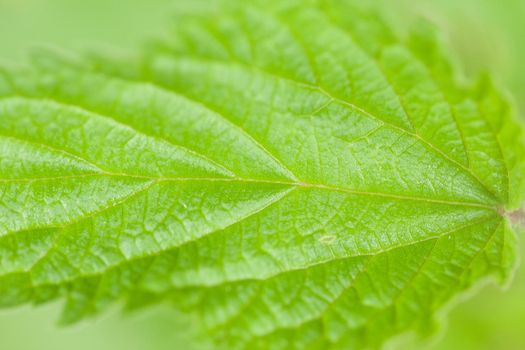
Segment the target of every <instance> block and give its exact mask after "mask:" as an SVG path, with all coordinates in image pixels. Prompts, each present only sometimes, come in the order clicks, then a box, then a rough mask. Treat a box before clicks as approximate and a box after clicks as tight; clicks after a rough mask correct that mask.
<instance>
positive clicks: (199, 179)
mask: <svg viewBox="0 0 525 350" xmlns="http://www.w3.org/2000/svg"><path fill="white" fill-rule="evenodd" d="M89 177H120V178H130V179H137V180H146V181H151V182H155V183H161V182H191V181H194V182H218V183H225V182H230V183H231V182H238V183H250V184H257V183H259V184H267V185H281V186H290V187H295V188H303V189H319V190H325V191H332V192H341V193H348V194H355V195H363V196H371V197H383V198H389V199H395V200H406V201H416V202H424V203H432V204H445V205H453V206H464V207H476V208H485V209H490V210H494V211H495V212H498V206H496V205H490V204H482V203H475V202H466V201H454V200H447V199H437V198H425V197H418V196H410V195H403V194H394V193H384V192H373V191H362V190H355V189H350V188H345V187H340V186H335V185H329V184H319V183H308V182H303V181H286V180H278V179H254V178H241V177H233V178H219V177H163V176H146V175H134V174H127V173H110V172H103V173H90V174H81V175H69V176H55V177H39V178H13V179H0V183H23V182H37V181H61V180H71V179H81V178H89Z"/></svg>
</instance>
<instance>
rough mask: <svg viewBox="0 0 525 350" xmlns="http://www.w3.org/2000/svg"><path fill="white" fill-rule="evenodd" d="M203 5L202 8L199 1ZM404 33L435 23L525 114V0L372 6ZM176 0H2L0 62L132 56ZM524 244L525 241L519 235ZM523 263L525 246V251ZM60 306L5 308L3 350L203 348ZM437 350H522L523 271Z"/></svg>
mask: <svg viewBox="0 0 525 350" xmlns="http://www.w3.org/2000/svg"><path fill="white" fill-rule="evenodd" d="M195 1H196V0H195ZM373 2H374V3H377V6H379V7H381V8H382V10H383V11H384V12H385V14H386V15H387V16H388V17H389V19H390V20H391V21H392V22H394V23H395V24H396V25H397V26H399V27H400V28H406V27H407V26H409V25H410V23H411V22H412V21H413V20H414V19H415V18H416V17H418V16H419V17H421V16H423V17H425V18H427V19H430V20H431V21H432V22H434V23H436V24H437V25H438V26H439V27H440V28H441V29H442V30H443V31H444V33H445V36H446V38H447V39H448V40H449V43H450V46H452V47H453V48H454V50H455V52H456V56H457V57H458V58H459V60H461V61H462V63H463V66H464V68H465V71H466V72H467V73H468V74H471V75H473V74H475V73H476V72H479V71H489V72H491V73H492V75H493V76H495V77H496V80H497V81H499V82H500V83H501V84H502V85H504V86H506V87H507V88H508V90H509V92H510V93H511V94H512V96H513V98H514V101H515V103H516V105H517V106H518V107H519V109H520V110H521V111H525V69H523V68H522V66H520V63H522V62H523V61H525V34H524V33H525V1H524V0H374V1H373ZM175 6H177V3H176V2H174V1H173V0H125V1H123V0H90V1H82V0H0V62H2V63H7V64H10V63H17V62H19V61H20V60H21V59H23V58H24V56H25V53H26V52H27V51H28V49H30V48H31V47H34V46H35V45H42V44H50V45H54V46H58V47H63V48H66V49H72V50H83V49H87V48H102V49H104V48H112V50H114V49H117V50H118V49H120V50H127V49H133V48H134V47H135V46H137V45H139V44H140V42H141V41H142V40H143V39H144V38H147V37H149V36H151V35H154V34H155V33H160V32H162V31H163V28H165V26H166V24H167V23H168V22H169V14H170V12H171V11H172V9H173V8H175ZM521 236H522V237H521V238H523V234H521ZM520 250H521V256H522V257H525V244H524V243H523V239H522V243H521V249H520ZM59 312H60V305H59V304H54V305H46V306H41V307H38V308H31V307H27V306H26V307H23V308H20V309H15V310H0V349H5V350H48V349H50V350H51V349H52V350H66V349H68V350H69V349H78V350H84V349H97V350H120V349H126V350H139V349H140V350H143V349H148V350H164V349H170V350H178V349H180V350H197V349H199V350H200V349H201V348H202V349H205V348H208V347H207V346H206V345H205V344H203V345H202V346H200V347H198V348H195V347H191V348H190V346H189V345H188V340H189V339H190V337H191V325H189V324H187V323H183V322H182V321H181V319H180V317H178V316H177V315H176V314H175V313H174V312H173V311H172V310H171V309H169V308H166V307H162V306H159V307H157V308H153V309H149V310H146V311H143V312H139V313H136V314H132V315H125V316H122V315H121V314H120V313H119V312H118V310H114V311H112V312H108V313H107V314H106V315H103V316H102V317H101V318H99V319H97V320H92V321H87V322H84V323H82V324H80V325H78V326H75V327H70V328H59V327H57V326H56V320H57V318H58V315H59ZM428 347H429V348H430V349H432V350H456V349H458V350H460V349H461V350H523V349H525V266H523V267H521V268H520V269H519V270H518V271H517V273H516V279H515V281H514V283H513V284H512V286H511V287H510V288H509V289H508V290H506V291H501V290H499V289H498V288H496V287H493V286H488V287H485V288H484V289H483V290H482V291H481V292H480V293H478V294H477V295H476V296H475V297H474V298H472V299H469V300H468V301H466V302H462V303H460V304H459V305H458V306H457V307H455V308H454V309H453V311H452V312H451V313H450V315H449V321H448V327H447V328H446V329H444V330H443V331H442V332H441V334H440V335H438V336H436V337H435V339H434V342H433V344H430V345H428Z"/></svg>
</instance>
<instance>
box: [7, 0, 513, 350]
mask: <svg viewBox="0 0 525 350" xmlns="http://www.w3.org/2000/svg"><path fill="white" fill-rule="evenodd" d="M439 43H440V41H439V38H437V37H436V34H435V33H434V31H433V30H432V28H430V27H429V26H428V25H426V24H420V25H418V26H417V27H416V28H415V29H414V30H413V31H412V32H411V34H410V35H409V36H408V38H407V39H399V38H398V37H397V36H396V35H395V34H394V33H393V32H392V31H391V30H390V29H389V28H388V27H387V26H386V25H385V24H384V23H383V21H382V20H381V19H379V18H378V17H377V16H376V15H375V14H373V13H370V12H367V11H366V10H364V9H362V8H360V7H356V6H354V5H352V4H347V3H342V2H334V3H331V2H324V1H311V2H309V3H308V4H307V5H305V3H304V2H303V1H294V0H289V1H261V2H260V3H259V2H254V3H252V4H250V5H246V4H241V3H240V2H239V3H238V2H234V1H229V2H226V3H225V4H222V3H221V4H220V5H218V7H216V8H215V7H214V8H211V9H208V10H203V9H199V11H198V12H197V13H191V14H187V15H184V16H183V17H181V18H179V20H178V21H177V26H176V27H175V28H174V30H173V34H172V35H171V36H169V37H168V38H165V39H162V40H159V41H158V42H155V43H151V44H150V45H148V46H147V47H146V48H144V49H143V50H142V52H141V53H140V54H138V55H137V56H136V57H133V58H126V59H125V60H124V61H119V60H116V59H114V58H107V57H103V56H82V57H65V56H64V55H61V54H55V53H48V52H40V53H38V54H36V55H35V56H34V59H33V64H32V66H30V67H25V68H19V69H16V70H14V69H11V70H5V72H4V73H3V74H2V75H1V79H0V94H1V95H2V96H3V98H2V99H1V100H0V120H1V121H2V122H1V123H0V135H1V137H0V146H1V147H0V155H1V157H0V159H1V162H0V173H1V174H2V178H3V180H2V183H1V186H2V187H1V188H2V199H1V203H2V206H0V214H1V219H0V224H1V227H2V236H1V237H0V261H1V265H0V276H1V277H0V305H4V306H13V305H17V304H21V303H28V302H33V303H40V302H44V301H48V300H52V299H56V298H65V299H66V300H67V304H66V307H65V309H64V315H63V320H64V322H66V323H69V322H75V321H78V320H80V319H82V318H85V317H89V316H91V315H94V314H96V313H98V312H100V311H101V310H103V309H105V308H106V307H107V306H108V305H109V304H111V303H113V302H115V301H117V300H125V301H126V303H127V307H129V308H138V307H143V306H146V305H149V304H152V303H155V302H159V301H162V300H171V301H173V303H174V305H175V306H176V307H177V308H179V309H181V310H183V311H187V312H188V313H190V314H193V315H197V316H198V318H199V320H200V323H201V324H202V327H203V331H204V332H206V333H207V334H209V336H210V337H213V339H214V340H215V341H216V344H217V346H224V347H225V348H228V349H231V348H256V349H294V348H296V349H307V348H311V349H326V348H334V349H337V348H345V349H346V348H352V349H353V348H358V349H360V348H376V347H380V346H382V345H383V344H384V343H385V342H386V341H387V340H389V339H391V338H392V337H394V336H396V335H398V334H400V333H404V332H407V331H415V332H417V333H418V334H420V335H428V334H429V333H431V332H432V331H433V330H434V321H435V314H436V312H438V311H439V310H441V309H443V307H444V306H445V305H446V304H447V303H449V302H450V301H451V300H452V299H453V298H454V297H455V296H456V295H458V294H460V293H462V292H464V291H466V290H468V289H469V288H470V287H471V286H472V285H474V284H476V283H477V282H479V281H481V280H484V279H486V278H487V277H494V278H495V279H496V280H498V281H500V282H505V281H507V280H508V278H509V276H510V275H511V273H512V269H513V267H514V266H515V262H516V253H515V248H516V244H515V235H514V233H513V231H512V229H511V227H510V226H511V223H512V221H519V220H520V219H521V216H522V215H523V214H522V212H521V210H520V204H521V201H522V199H523V198H522V196H523V188H522V187H523V183H522V178H521V174H522V173H523V159H522V158H523V151H522V147H523V145H522V142H521V139H522V132H521V128H520V127H519V126H518V125H517V123H516V122H515V121H514V120H513V115H512V108H510V106H509V104H508V103H507V101H506V99H505V98H503V97H502V96H501V95H500V93H499V92H498V91H497V89H495V88H494V86H493V84H492V83H491V81H490V79H489V78H487V77H482V78H480V79H479V80H478V81H477V82H475V83H470V82H468V81H465V80H464V79H462V78H461V77H459V76H458V75H457V73H456V70H455V69H454V68H453V67H452V65H451V64H450V62H449V60H448V59H447V57H446V55H445V54H444V53H443V50H442V48H441V47H440V44H439ZM21 160H22V161H21ZM509 189H510V190H509Z"/></svg>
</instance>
